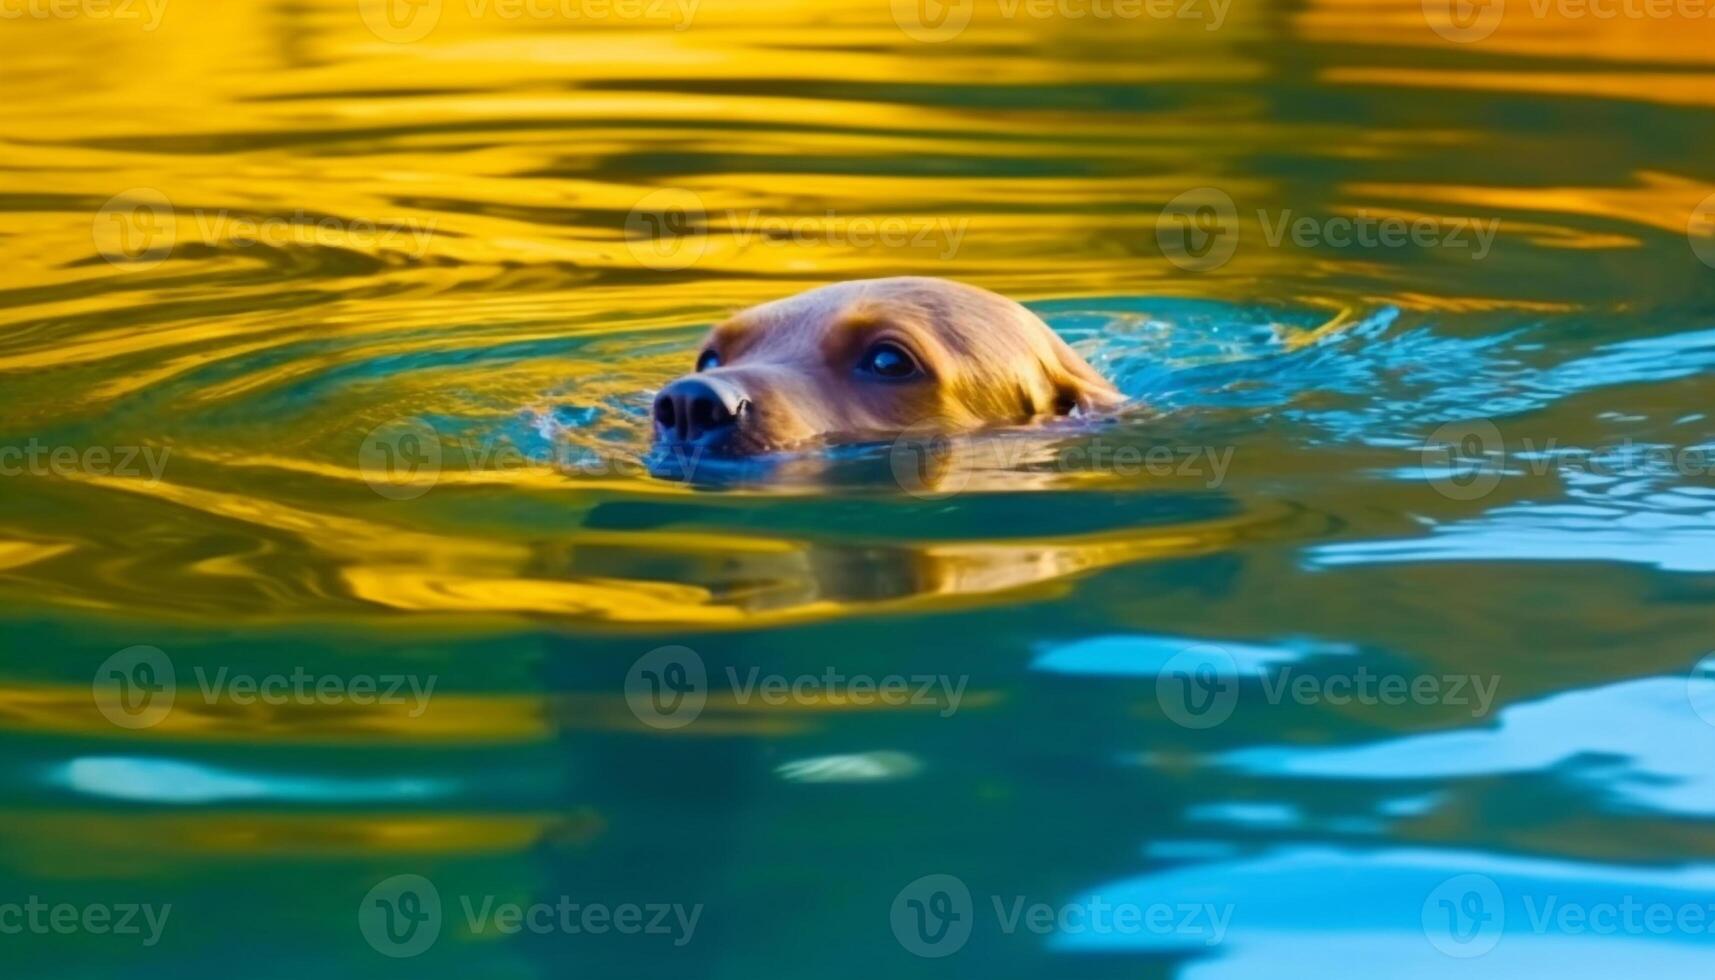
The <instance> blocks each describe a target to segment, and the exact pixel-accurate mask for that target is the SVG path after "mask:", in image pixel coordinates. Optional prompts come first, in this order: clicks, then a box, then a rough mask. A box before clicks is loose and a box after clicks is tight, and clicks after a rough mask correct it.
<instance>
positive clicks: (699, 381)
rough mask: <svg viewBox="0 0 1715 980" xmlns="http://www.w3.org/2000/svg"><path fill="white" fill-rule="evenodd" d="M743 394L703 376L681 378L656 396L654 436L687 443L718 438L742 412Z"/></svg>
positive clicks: (732, 425) (735, 388) (743, 404)
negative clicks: (703, 438)
mask: <svg viewBox="0 0 1715 980" xmlns="http://www.w3.org/2000/svg"><path fill="white" fill-rule="evenodd" d="M745 404H746V400H745V397H744V392H742V391H740V390H739V389H738V386H736V385H734V384H732V383H731V382H729V381H725V380H722V379H720V378H714V377H704V376H702V375H690V376H689V377H684V378H680V379H679V380H677V381H675V382H673V383H672V384H670V385H668V386H667V387H665V388H662V389H661V394H659V395H656V396H655V434H656V436H657V437H659V438H663V439H664V438H667V437H668V436H677V437H678V439H679V441H681V442H690V441H692V440H695V439H700V438H702V437H704V436H714V437H715V438H719V437H720V435H721V434H723V433H725V432H727V431H728V430H730V429H732V428H733V427H734V425H736V424H737V422H738V417H739V414H740V413H742V412H743V411H744V407H745Z"/></svg>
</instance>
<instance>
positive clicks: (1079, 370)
mask: <svg viewBox="0 0 1715 980" xmlns="http://www.w3.org/2000/svg"><path fill="white" fill-rule="evenodd" d="M1052 345H1053V348H1054V360H1053V362H1052V363H1049V364H1045V365H1043V367H1044V368H1046V369H1047V371H1048V379H1049V381H1050V382H1051V383H1052V384H1053V385H1054V414H1056V415H1070V414H1072V412H1073V411H1077V412H1080V413H1082V414H1085V415H1088V414H1091V413H1093V412H1106V411H1110V410H1112V409H1115V408H1118V407H1119V406H1121V405H1123V404H1125V396H1124V395H1121V394H1120V393H1119V389H1117V388H1115V387H1114V386H1113V385H1112V384H1109V383H1108V379H1106V378H1104V377H1102V376H1101V375H1100V374H1098V373H1097V372H1096V369H1095V368H1093V367H1091V366H1090V364H1089V362H1088V361H1086V360H1084V359H1083V358H1082V357H1079V356H1078V352H1077V351H1074V350H1073V349H1072V348H1071V346H1070V345H1068V344H1067V343H1066V342H1065V341H1064V340H1061V339H1060V338H1059V337H1058V336H1055V337H1054V338H1053V340H1052Z"/></svg>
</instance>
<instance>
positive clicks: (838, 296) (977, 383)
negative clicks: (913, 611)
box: [654, 277, 1122, 455]
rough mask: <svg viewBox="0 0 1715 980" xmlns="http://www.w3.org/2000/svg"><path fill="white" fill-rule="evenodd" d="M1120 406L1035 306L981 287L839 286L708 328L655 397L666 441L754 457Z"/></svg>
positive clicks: (918, 283) (891, 282)
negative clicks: (691, 360)
mask: <svg viewBox="0 0 1715 980" xmlns="http://www.w3.org/2000/svg"><path fill="white" fill-rule="evenodd" d="M1121 401H1122V399H1121V397H1120V395H1119V392H1117V391H1116V390H1114V387H1113V386H1112V385H1110V384H1109V383H1108V382H1107V381H1106V380H1105V379H1104V378H1102V376H1101V375H1099V374H1097V373H1096V371H1095V369H1093V368H1091V367H1090V365H1089V364H1087V363H1085V361H1084V359H1083V358H1081V357H1079V356H1078V355H1077V354H1076V353H1075V352H1073V350H1072V349H1071V348H1070V347H1068V346H1067V345H1066V342H1065V341H1063V340H1061V339H1060V338H1059V337H1058V336H1056V335H1055V333H1054V331H1053V330H1051V329H1049V328H1048V325H1047V324H1045V323H1043V322H1042V320H1041V319H1040V318H1038V317H1037V316H1036V314H1034V313H1031V312H1030V311H1029V310H1027V309H1025V308H1024V307H1022V306H1020V305H1019V304H1017V303H1015V302H1013V301H1012V300H1009V299H1007V298H1005V297H1003V296H999V295H996V294H994V293H991V292H989V291H987V290H984V289H979V288H977V287H975V286H969V285H965V284H963V283H957V282H951V281H948V280H945V279H929V278H917V277H902V278H894V279H869V280H861V281H856V282H844V283H838V284H835V285H832V286H824V287H822V288H820V289H813V290H810V291H809V292H805V293H800V294H798V295H796V296H791V297H788V298H786V299H782V300H776V301H774V302H772V303H765V304H763V305H761V306H757V307H753V308H751V309H749V310H746V311H744V312H742V313H739V314H738V315H736V316H734V317H732V318H731V319H728V320H727V321H726V322H724V323H721V324H720V325H719V326H716V327H715V328H714V329H713V330H712V331H710V333H709V336H708V337H707V339H705V340H704V342H703V344H702V346H701V347H700V348H698V353H697V359H696V370H695V372H694V373H692V374H688V375H685V376H684V377H681V378H679V379H677V380H675V381H673V382H672V383H670V384H668V385H667V386H666V387H665V388H663V389H662V390H661V393H660V395H659V396H657V397H656V399H655V405H654V416H655V441H656V444H657V445H658V446H669V447H680V448H683V447H687V446H688V447H695V448H697V449H706V450H709V451H712V452H716V453H720V454H723V455H747V454H753V453H760V452H768V451H772V450H779V449H789V448H792V447H796V446H802V445H806V444H811V443H817V442H830V441H852V440H862V439H869V438H886V437H891V436H893V435H896V434H898V433H900V432H903V431H905V430H907V429H911V428H914V427H919V426H924V425H934V426H935V427H937V428H945V429H947V430H949V431H958V430H964V429H975V428H980V427H983V426H987V425H1006V424H1019V423H1024V422H1029V421H1031V420H1033V419H1037V418H1040V417H1044V416H1053V415H1068V414H1071V413H1072V412H1073V411H1085V412H1090V411H1097V410H1101V409H1106V408H1111V407H1114V406H1116V405H1118V404H1119V403H1120V402H1121Z"/></svg>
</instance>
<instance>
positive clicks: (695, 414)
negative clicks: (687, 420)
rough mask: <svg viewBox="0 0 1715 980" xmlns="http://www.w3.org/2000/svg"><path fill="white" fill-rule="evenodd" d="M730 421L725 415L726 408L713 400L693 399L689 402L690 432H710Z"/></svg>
mask: <svg viewBox="0 0 1715 980" xmlns="http://www.w3.org/2000/svg"><path fill="white" fill-rule="evenodd" d="M731 420H732V416H731V415H728V414H727V410H726V407H725V406H723V405H721V404H720V402H717V401H715V400H714V399H713V398H694V399H692V400H691V430H692V431H693V432H710V431H713V430H714V429H718V428H720V427H721V426H723V425H725V424H726V423H728V422H730V421H731Z"/></svg>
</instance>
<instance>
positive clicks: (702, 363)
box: [697, 350, 721, 371]
mask: <svg viewBox="0 0 1715 980" xmlns="http://www.w3.org/2000/svg"><path fill="white" fill-rule="evenodd" d="M720 366H721V356H720V355H719V354H717V353H715V352H714V351H712V350H706V351H703V352H702V353H701V354H698V355H697V370H699V371H707V370H708V369H709V368H717V367H720Z"/></svg>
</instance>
